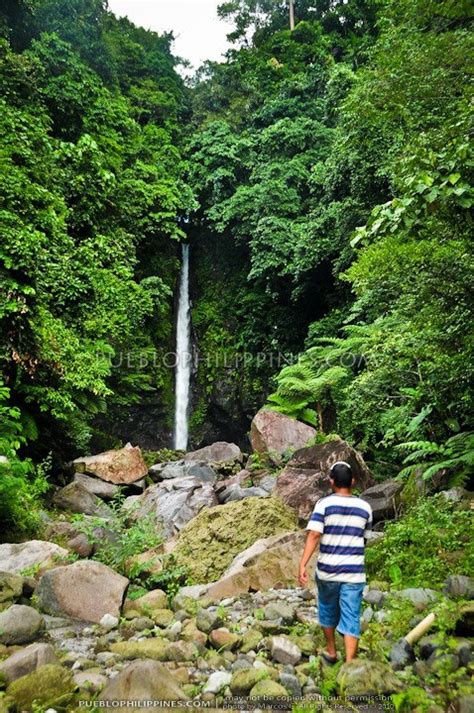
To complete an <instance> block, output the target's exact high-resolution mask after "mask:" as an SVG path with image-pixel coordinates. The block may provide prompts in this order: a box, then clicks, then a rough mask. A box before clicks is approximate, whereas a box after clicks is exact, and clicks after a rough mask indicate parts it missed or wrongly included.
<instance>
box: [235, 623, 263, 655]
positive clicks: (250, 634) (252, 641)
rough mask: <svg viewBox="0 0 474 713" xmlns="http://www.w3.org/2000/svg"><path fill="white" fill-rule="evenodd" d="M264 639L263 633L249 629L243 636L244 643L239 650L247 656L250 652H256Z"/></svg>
mask: <svg viewBox="0 0 474 713" xmlns="http://www.w3.org/2000/svg"><path fill="white" fill-rule="evenodd" d="M262 639H263V634H262V632H261V631H257V630H256V629H247V631H246V632H244V634H243V635H242V643H241V645H240V648H239V650H240V652H241V653H243V654H246V653H248V652H249V651H256V650H257V648H258V645H259V643H260V642H261V641H262Z"/></svg>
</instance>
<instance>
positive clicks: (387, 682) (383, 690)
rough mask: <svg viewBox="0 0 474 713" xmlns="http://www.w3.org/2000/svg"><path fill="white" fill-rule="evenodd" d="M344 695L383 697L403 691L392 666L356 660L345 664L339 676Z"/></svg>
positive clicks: (340, 687) (339, 683) (338, 680)
mask: <svg viewBox="0 0 474 713" xmlns="http://www.w3.org/2000/svg"><path fill="white" fill-rule="evenodd" d="M337 683H338V685H339V689H340V691H341V693H342V694H344V695H346V696H348V697H351V696H382V695H388V694H389V693H395V692H397V691H400V690H402V689H403V684H402V683H401V681H399V680H398V679H397V677H396V676H395V674H394V673H393V671H392V669H391V668H390V666H388V665H387V664H384V663H379V662H378V661H368V660H366V659H355V660H353V661H349V663H345V664H343V665H342V666H341V668H340V669H339V672H338V674H337Z"/></svg>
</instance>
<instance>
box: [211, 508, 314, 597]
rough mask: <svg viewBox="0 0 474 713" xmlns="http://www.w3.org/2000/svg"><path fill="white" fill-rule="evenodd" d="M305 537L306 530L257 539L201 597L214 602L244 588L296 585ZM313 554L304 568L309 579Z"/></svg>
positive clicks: (312, 572) (265, 589) (236, 593)
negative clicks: (203, 596) (206, 597)
mask: <svg viewBox="0 0 474 713" xmlns="http://www.w3.org/2000/svg"><path fill="white" fill-rule="evenodd" d="M242 502H246V501H242ZM305 539H306V533H305V532H304V531H299V532H285V533H282V534H281V535H273V536H272V537H267V538H264V539H261V540H257V541H256V542H254V543H253V545H251V546H250V547H249V548H247V549H246V550H244V551H243V552H241V553H239V554H238V555H237V557H235V559H234V560H233V561H232V563H231V564H230V566H229V567H228V569H227V570H226V571H225V572H224V573H223V574H222V576H221V578H220V579H219V580H218V581H216V582H213V583H211V584H209V585H208V586H207V588H206V590H205V591H202V592H201V596H202V595H204V594H205V595H206V596H208V597H210V598H211V599H213V600H216V601H217V600H219V599H221V598H222V597H233V596H236V595H238V594H243V593H244V592H248V591H267V590H268V589H270V588H276V589H277V588H281V587H286V586H298V562H299V560H300V558H301V552H302V551H303V547H304V543H305ZM316 557H317V554H316V553H315V554H314V555H313V556H312V558H311V560H310V562H309V565H308V567H307V570H308V574H309V576H310V581H311V582H313V577H314V569H315V563H316Z"/></svg>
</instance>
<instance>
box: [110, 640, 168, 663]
mask: <svg viewBox="0 0 474 713" xmlns="http://www.w3.org/2000/svg"><path fill="white" fill-rule="evenodd" d="M169 647H170V643H169V642H168V641H167V640H166V639H160V638H158V637H155V638H152V639H144V640H143V641H116V642H113V643H112V644H111V645H110V650H111V651H112V653H114V654H119V655H120V656H121V657H122V658H124V659H153V660H154V661H167V660H168V650H169Z"/></svg>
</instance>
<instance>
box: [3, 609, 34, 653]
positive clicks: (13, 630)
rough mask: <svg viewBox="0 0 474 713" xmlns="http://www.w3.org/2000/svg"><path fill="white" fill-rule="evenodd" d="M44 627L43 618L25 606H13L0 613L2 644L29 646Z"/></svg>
mask: <svg viewBox="0 0 474 713" xmlns="http://www.w3.org/2000/svg"><path fill="white" fill-rule="evenodd" d="M42 626H43V617H42V616H41V615H40V614H39V613H38V612H37V611H36V609H33V607H27V606H24V605H23V604H12V606H11V607H8V609H5V611H3V612H1V613H0V644H7V645H9V646H11V645H12V644H29V643H30V641H33V640H34V639H35V638H36V636H37V635H38V633H39V631H40V630H41V628H42Z"/></svg>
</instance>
